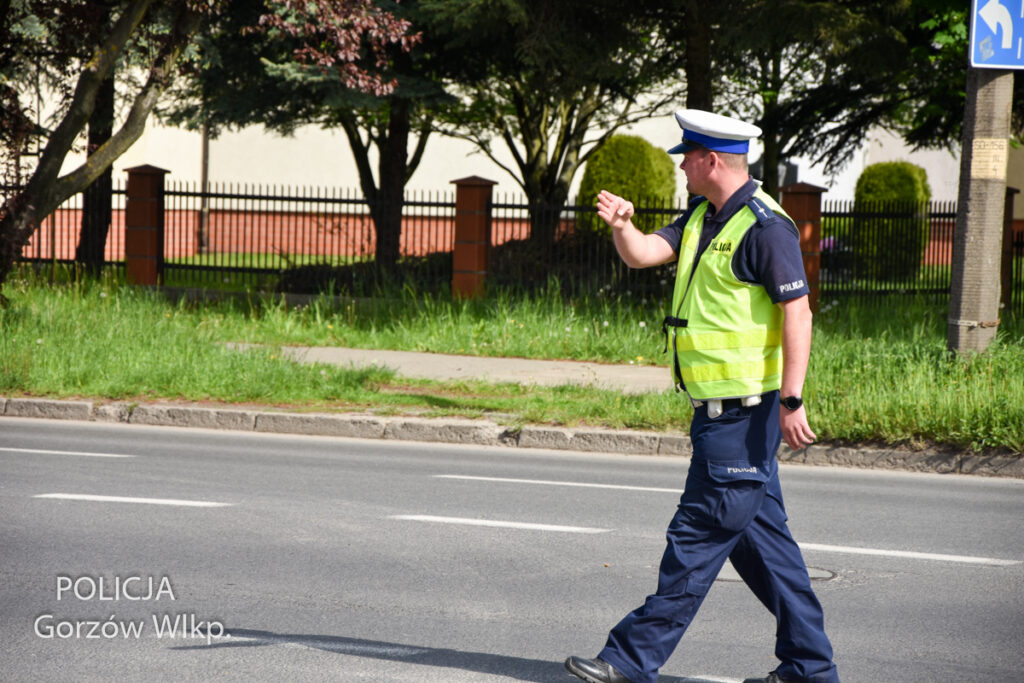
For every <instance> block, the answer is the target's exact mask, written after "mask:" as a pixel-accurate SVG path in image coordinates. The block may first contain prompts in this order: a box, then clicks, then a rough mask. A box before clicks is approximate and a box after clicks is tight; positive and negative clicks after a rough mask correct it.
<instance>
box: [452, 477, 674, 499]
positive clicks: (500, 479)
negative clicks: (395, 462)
mask: <svg viewBox="0 0 1024 683" xmlns="http://www.w3.org/2000/svg"><path fill="white" fill-rule="evenodd" d="M434 478H435V479H466V480H469V481H493V482H499V483H505V484H539V485H541V486H575V487H579V488H590V489H615V490H617V491H648V492H653V493H677V494H678V493H682V492H683V490H682V489H659V488H654V487H651V486H623V485H620V484H587V483H584V482H578V481H548V480H546V479H506V478H503V477H470V476H464V475H461V474H435V475H434Z"/></svg>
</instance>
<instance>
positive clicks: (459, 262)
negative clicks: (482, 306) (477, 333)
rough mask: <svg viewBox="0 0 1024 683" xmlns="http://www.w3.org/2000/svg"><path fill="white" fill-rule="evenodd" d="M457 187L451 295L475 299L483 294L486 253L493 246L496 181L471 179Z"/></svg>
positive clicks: (463, 179)
mask: <svg viewBox="0 0 1024 683" xmlns="http://www.w3.org/2000/svg"><path fill="white" fill-rule="evenodd" d="M452 183H453V184H454V185H455V251H454V252H453V254H452V294H453V295H454V296H457V297H464V298H475V297H478V296H481V295H482V294H483V293H484V280H485V279H486V278H487V253H488V251H490V243H491V192H492V190H493V189H494V186H495V185H496V184H497V183H495V182H494V181H493V180H487V179H486V178H480V177H477V176H470V177H468V178H461V179H459V180H453V181H452Z"/></svg>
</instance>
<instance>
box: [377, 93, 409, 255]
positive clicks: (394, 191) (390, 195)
mask: <svg viewBox="0 0 1024 683" xmlns="http://www.w3.org/2000/svg"><path fill="white" fill-rule="evenodd" d="M410 112H411V103H410V102H409V100H407V99H404V98H392V100H391V102H390V112H389V116H388V134H387V139H386V140H385V141H384V144H383V146H382V147H381V149H380V162H379V165H378V169H379V170H378V174H377V176H378V184H379V188H378V190H377V192H376V193H374V197H373V198H372V199H370V200H369V203H370V212H371V214H372V216H373V224H374V228H375V229H376V231H377V265H378V266H380V267H381V268H384V269H391V268H394V267H395V265H396V264H397V263H398V259H399V258H401V255H402V250H401V247H402V208H403V200H404V198H403V194H404V192H405V181H406V178H407V177H408V166H407V162H408V152H409V130H410Z"/></svg>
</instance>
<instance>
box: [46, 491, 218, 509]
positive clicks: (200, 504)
mask: <svg viewBox="0 0 1024 683" xmlns="http://www.w3.org/2000/svg"><path fill="white" fill-rule="evenodd" d="M32 497H33V498H51V499H56V500H86V501H93V502H98V503H140V504H143V505H178V506H181V507H194V508H220V507H228V506H230V505H232V503H212V502H209V501H205V500H177V499H174V498H130V497H127V496H94V495H88V494H84V493H41V494H39V495H38V496H32Z"/></svg>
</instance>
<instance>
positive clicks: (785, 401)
mask: <svg viewBox="0 0 1024 683" xmlns="http://www.w3.org/2000/svg"><path fill="white" fill-rule="evenodd" d="M779 403H781V404H782V405H783V407H785V409H786V410H796V409H797V408H799V407H800V406H802V405H803V404H804V400H803V399H802V398H800V397H799V396H786V397H784V398H781V399H779Z"/></svg>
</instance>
